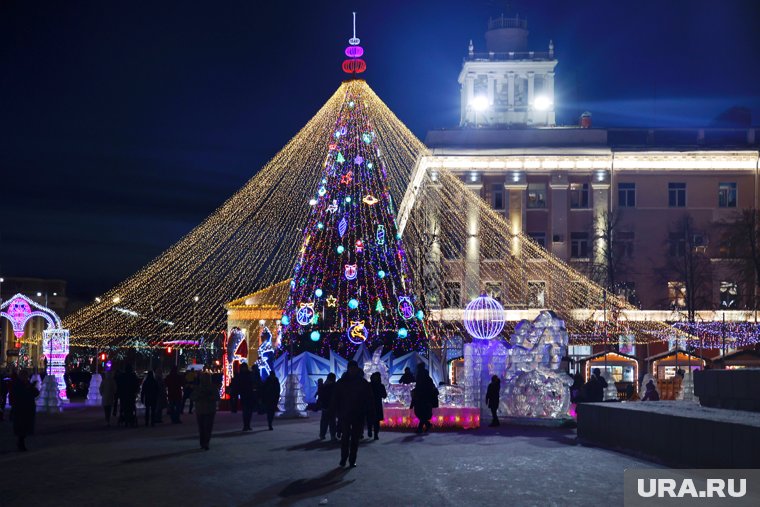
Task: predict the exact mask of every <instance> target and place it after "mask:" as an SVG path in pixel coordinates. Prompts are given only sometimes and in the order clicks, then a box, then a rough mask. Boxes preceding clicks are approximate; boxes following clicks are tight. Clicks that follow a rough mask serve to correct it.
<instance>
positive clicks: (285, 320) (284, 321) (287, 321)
mask: <svg viewBox="0 0 760 507" xmlns="http://www.w3.org/2000/svg"><path fill="white" fill-rule="evenodd" d="M280 322H282V325H283V326H287V325H288V324H290V317H288V316H287V315H283V316H282V318H281V319H280Z"/></svg>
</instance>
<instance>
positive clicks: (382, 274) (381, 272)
mask: <svg viewBox="0 0 760 507" xmlns="http://www.w3.org/2000/svg"><path fill="white" fill-rule="evenodd" d="M377 277H378V278H379V279H380V280H382V279H383V278H385V271H383V270H382V269H381V270H380V271H378V272H377Z"/></svg>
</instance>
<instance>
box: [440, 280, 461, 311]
mask: <svg viewBox="0 0 760 507" xmlns="http://www.w3.org/2000/svg"><path fill="white" fill-rule="evenodd" d="M461 301H462V286H461V285H460V283H459V282H446V283H444V284H443V307H444V308H459V306H460V304H461Z"/></svg>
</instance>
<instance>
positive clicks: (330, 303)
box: [325, 295, 338, 307]
mask: <svg viewBox="0 0 760 507" xmlns="http://www.w3.org/2000/svg"><path fill="white" fill-rule="evenodd" d="M325 301H326V302H327V306H329V307H335V306H336V305H337V304H338V298H336V297H335V296H332V295H330V296H328V297H327V299H325Z"/></svg>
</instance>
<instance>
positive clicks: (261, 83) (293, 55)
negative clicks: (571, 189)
mask: <svg viewBox="0 0 760 507" xmlns="http://www.w3.org/2000/svg"><path fill="white" fill-rule="evenodd" d="M507 3H509V4H510V5H509V6H507ZM505 6H506V7H505ZM507 8H509V9H510V10H506V9H507ZM352 10H356V11H357V12H358V33H357V35H358V36H359V37H360V38H361V39H362V46H363V47H364V48H365V50H366V54H365V60H367V63H368V71H367V73H366V74H365V75H366V79H367V81H368V82H369V84H370V85H371V86H372V87H373V88H374V90H375V91H376V92H377V93H378V95H379V96H380V97H381V98H382V99H383V100H384V101H385V102H386V104H388V106H389V107H390V108H391V109H392V110H393V111H394V112H395V113H396V115H397V116H398V117H399V118H400V119H401V120H402V121H404V122H405V123H406V124H407V125H408V126H409V127H410V128H411V129H412V131H413V132H414V133H415V134H416V135H417V136H418V137H420V138H422V139H424V137H425V133H426V132H427V131H428V130H430V129H434V128H442V127H452V126H455V125H456V124H457V122H458V120H459V116H458V115H459V89H458V84H457V82H456V78H457V75H458V73H459V71H460V68H461V63H462V58H463V56H464V55H465V54H466V51H467V42H468V40H469V39H471V38H472V39H473V40H474V43H475V48H476V51H478V50H484V46H485V44H484V40H483V34H484V32H485V27H486V23H487V20H488V17H489V16H497V15H499V14H500V13H501V12H502V11H505V12H506V13H508V14H509V13H512V14H514V13H515V12H517V13H519V14H520V16H521V17H523V16H525V17H527V18H528V25H529V29H530V46H531V49H534V50H536V51H545V50H546V48H547V46H548V42H549V39H550V38H551V39H554V43H555V47H556V55H557V58H558V59H559V65H558V67H557V96H556V99H555V102H556V103H557V106H558V123H575V119H576V118H577V116H578V115H579V114H580V113H581V112H582V111H584V110H589V111H591V112H592V113H593V114H594V124H595V126H709V125H710V124H711V122H712V121H713V119H714V118H715V117H716V116H717V115H718V114H720V113H721V112H722V111H724V110H726V109H728V108H730V107H732V106H745V107H749V108H751V110H752V116H753V118H754V120H753V124H757V123H758V121H757V119H758V118H760V87H759V86H758V83H759V82H760V66H759V65H758V51H759V50H760V30H758V29H757V26H756V25H757V20H758V19H760V2H757V1H756V0H746V1H738V0H723V1H721V2H717V1H715V0H690V1H685V0H684V1H677V0H637V1H630V0H619V1H610V0H577V1H568V0H551V1H549V0H543V1H542V0H532V1H527V0H524V1H514V2H495V1H486V0H459V1H453V0H436V1H431V0H414V1H409V0H398V1H395V0H386V1H375V2H365V1H362V2H356V1H354V2H348V1H341V0H335V1H330V2H326V1H311V2H286V1H277V2H275V1H267V2H264V1H253V0H249V1H233V0H226V1H223V2H189V1H182V2H179V1H178V2H169V1H160V2H140V1H137V2H134V1H133V2H117V1H109V2H94V1H93V2H76V1H67V2H60V1H49V2H35V1H30V0H19V1H9V0H4V1H2V2H0V169H1V170H2V183H0V207H1V208H0V210H1V211H2V225H0V275H2V276H5V277H9V276H36V277H53V278H63V279H65V280H68V282H69V294H70V295H74V296H76V297H82V298H86V299H90V298H92V297H93V296H94V295H96V294H98V293H101V292H102V291H104V290H106V289H108V288H110V287H111V286H113V285H114V284H116V283H118V282H119V281H120V280H122V279H124V278H125V277H127V276H129V275H130V274H132V273H133V272H135V271H136V270H137V269H139V268H140V267H141V266H143V265H144V264H146V263H147V262H149V261H150V260H151V259H152V258H154V257H155V256H156V255H158V254H159V253H161V252H162V251H163V250H164V249H166V248H167V247H169V246H170V245H171V244H172V243H174V242H175V241H176V240H177V239H179V238H180V237H182V236H183V235H184V234H186V233H187V232H188V231H189V230H190V229H192V227H194V226H195V225H197V224H198V223H199V222H200V221H201V220H202V219H203V218H204V217H205V216H207V215H208V214H209V213H211V212H212V211H213V210H214V209H215V208H216V207H217V206H219V205H220V204H221V203H222V202H223V201H224V200H225V199H226V198H227V197H229V196H230V195H231V194H232V193H234V192H235V191H236V190H237V189H238V188H239V187H241V186H242V185H243V184H244V182H245V181H246V180H248V179H249V178H250V177H251V176H252V175H253V174H254V173H255V172H256V171H257V170H258V168H260V167H261V166H262V165H263V164H264V163H265V162H266V161H267V160H268V159H269V158H270V157H272V156H273V155H274V154H275V153H276V152H277V151H278V150H279V149H280V148H281V147H282V146H283V145H284V144H285V143H286V142H287V141H288V140H289V139H290V138H291V137H292V136H293V135H294V134H295V133H296V132H297V131H298V130H299V129H300V128H301V127H302V126H303V125H304V124H305V123H306V122H307V121H308V120H309V118H311V116H312V115H313V114H314V113H315V112H316V111H317V109H318V108H319V107H320V106H321V105H322V104H323V103H324V102H325V101H326V100H327V98H329V96H330V95H331V94H332V93H333V92H334V91H335V89H336V88H337V87H338V85H339V84H340V81H341V79H342V73H341V71H340V62H341V61H342V59H343V49H344V47H345V46H346V41H347V39H348V38H349V37H350V36H351V33H350V29H351V11H352ZM209 246H210V247H211V245H209Z"/></svg>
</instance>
